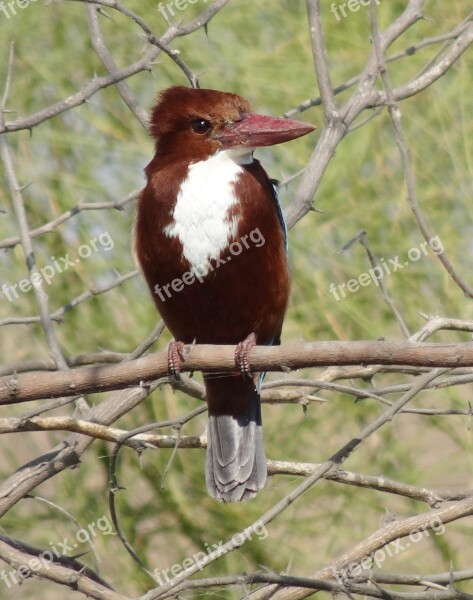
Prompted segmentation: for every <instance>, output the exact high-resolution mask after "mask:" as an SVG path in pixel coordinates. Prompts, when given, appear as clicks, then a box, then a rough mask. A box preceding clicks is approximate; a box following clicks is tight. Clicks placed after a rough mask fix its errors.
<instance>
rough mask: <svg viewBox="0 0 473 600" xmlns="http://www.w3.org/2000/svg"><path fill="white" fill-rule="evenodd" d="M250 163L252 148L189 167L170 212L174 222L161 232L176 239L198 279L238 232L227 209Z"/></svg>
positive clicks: (214, 157) (231, 203)
mask: <svg viewBox="0 0 473 600" xmlns="http://www.w3.org/2000/svg"><path fill="white" fill-rule="evenodd" d="M251 161H252V155H251V149H245V152H242V150H241V149H238V150H223V151H220V152H216V153H215V154H213V155H212V156H210V157H209V158H207V159H206V160H202V161H199V162H196V163H193V164H191V165H190V166H189V171H188V173H187V177H186V179H185V180H184V181H183V182H182V184H181V189H180V190H179V194H178V196H177V200H176V204H175V206H174V210H173V212H172V217H173V222H172V223H171V224H169V225H167V226H166V227H165V229H164V233H165V234H166V235H167V236H168V237H177V238H178V239H179V241H180V242H181V244H182V248H183V255H184V258H185V259H186V260H187V261H188V262H189V265H190V268H191V270H192V271H193V272H195V273H196V274H197V273H198V274H199V275H200V276H201V277H205V275H207V273H208V272H209V270H210V268H211V265H210V263H209V261H210V260H212V259H216V258H218V257H219V256H220V253H221V252H222V250H224V249H225V248H226V247H227V246H228V243H229V241H230V239H231V238H232V237H234V236H235V234H236V232H237V229H238V218H237V217H233V218H230V217H229V216H228V215H229V209H230V208H231V207H232V206H234V205H235V204H237V198H236V197H235V189H234V184H235V183H236V181H237V179H238V176H239V175H240V174H241V173H242V172H243V169H242V167H241V166H240V165H242V164H248V163H249V162H251Z"/></svg>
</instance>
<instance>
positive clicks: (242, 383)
mask: <svg viewBox="0 0 473 600" xmlns="http://www.w3.org/2000/svg"><path fill="white" fill-rule="evenodd" d="M205 388H206V392H207V404H208V412H209V423H208V429H207V455H206V465H205V479H206V482H207V490H208V492H209V494H210V495H211V496H212V497H213V498H215V499H216V500H219V501H221V502H238V501H239V500H249V499H250V498H253V496H255V495H256V494H257V493H258V491H259V490H260V489H261V488H262V487H263V486H264V484H265V482H266V457H265V454H264V447H263V434H262V428H261V402H260V395H259V391H258V389H257V388H256V386H255V383H254V382H253V380H251V379H249V380H246V379H244V378H243V377H242V376H241V375H234V376H228V377H217V378H211V377H207V378H206V379H205Z"/></svg>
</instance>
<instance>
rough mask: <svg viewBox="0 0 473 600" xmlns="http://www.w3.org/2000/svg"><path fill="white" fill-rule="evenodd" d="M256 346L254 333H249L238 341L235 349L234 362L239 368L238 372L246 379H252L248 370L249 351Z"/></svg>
mask: <svg viewBox="0 0 473 600" xmlns="http://www.w3.org/2000/svg"><path fill="white" fill-rule="evenodd" d="M254 346H256V334H255V333H254V332H253V333H250V335H249V336H248V337H247V338H245V339H244V340H243V341H242V342H240V343H239V344H238V345H237V347H236V349H235V362H236V364H237V366H238V368H239V369H240V373H241V374H242V375H243V377H245V378H247V379H252V377H253V375H252V374H251V371H250V360H249V358H250V352H251V350H252V348H253V347H254Z"/></svg>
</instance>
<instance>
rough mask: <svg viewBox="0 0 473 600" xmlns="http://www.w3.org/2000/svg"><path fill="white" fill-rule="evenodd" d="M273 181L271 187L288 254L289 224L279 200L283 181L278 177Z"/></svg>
mask: <svg viewBox="0 0 473 600" xmlns="http://www.w3.org/2000/svg"><path fill="white" fill-rule="evenodd" d="M269 181H270V182H271V187H272V188H273V200H274V204H275V205H276V210H277V211H278V219H279V222H280V223H281V227H282V230H283V233H284V243H285V244H286V254H287V253H288V251H289V245H288V241H287V225H286V220H285V219H284V213H283V210H282V206H281V203H280V202H279V193H278V189H279V184H280V183H281V182H280V181H279V180H278V179H270V180H269Z"/></svg>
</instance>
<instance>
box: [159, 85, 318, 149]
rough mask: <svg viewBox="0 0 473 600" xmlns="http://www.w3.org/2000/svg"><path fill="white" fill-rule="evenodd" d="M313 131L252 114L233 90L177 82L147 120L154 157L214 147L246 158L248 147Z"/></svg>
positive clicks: (306, 126) (299, 122)
mask: <svg viewBox="0 0 473 600" xmlns="http://www.w3.org/2000/svg"><path fill="white" fill-rule="evenodd" d="M314 129H315V127H314V126H312V125H309V124H307V123H303V122H302V121H293V120H289V119H283V118H277V117H269V116H266V115H259V114H255V113H253V112H252V110H251V106H250V104H249V102H248V101H247V100H245V99H244V98H242V97H241V96H238V95H236V94H230V93H226V92H219V91H217V90H208V89H192V88H187V87H182V86H175V87H171V88H168V89H167V90H165V91H164V92H162V93H161V95H160V97H159V99H158V102H157V104H156V106H155V107H154V109H153V111H152V114H151V120H150V132H151V135H152V136H153V137H154V139H155V140H156V146H157V154H158V156H161V157H163V156H166V155H167V156H169V155H170V154H173V155H175V156H176V155H177V156H178V157H179V158H186V159H190V160H192V161H196V160H205V159H206V158H208V157H209V156H211V155H212V154H215V153H216V152H218V151H219V150H231V151H232V154H234V156H235V157H237V156H241V157H245V156H251V152H252V151H253V149H254V148H257V147H259V146H272V145H274V144H280V143H282V142H287V141H289V140H293V139H296V138H298V137H301V136H303V135H306V134H307V133H310V132H311V131H313V130H314Z"/></svg>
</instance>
